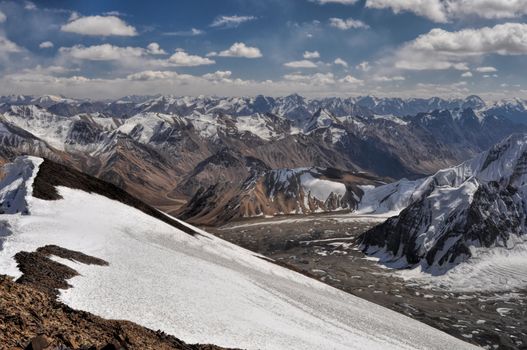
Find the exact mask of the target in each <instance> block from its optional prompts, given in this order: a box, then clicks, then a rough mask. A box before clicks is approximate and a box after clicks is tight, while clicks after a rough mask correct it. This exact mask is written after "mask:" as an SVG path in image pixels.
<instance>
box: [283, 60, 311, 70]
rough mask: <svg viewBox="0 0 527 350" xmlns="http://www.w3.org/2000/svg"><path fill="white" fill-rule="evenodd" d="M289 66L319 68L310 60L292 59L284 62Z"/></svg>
mask: <svg viewBox="0 0 527 350" xmlns="http://www.w3.org/2000/svg"><path fill="white" fill-rule="evenodd" d="M284 66H285V67H288V68H317V65H316V64H315V63H313V62H311V61H309V60H300V61H291V62H287V63H284Z"/></svg>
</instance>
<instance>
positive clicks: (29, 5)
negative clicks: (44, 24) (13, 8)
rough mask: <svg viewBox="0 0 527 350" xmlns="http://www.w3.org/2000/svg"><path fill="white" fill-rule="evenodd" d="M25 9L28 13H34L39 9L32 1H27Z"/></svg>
mask: <svg viewBox="0 0 527 350" xmlns="http://www.w3.org/2000/svg"><path fill="white" fill-rule="evenodd" d="M24 9H26V10H28V11H33V10H36V9H37V5H35V4H34V3H32V2H31V1H26V4H25V5H24Z"/></svg>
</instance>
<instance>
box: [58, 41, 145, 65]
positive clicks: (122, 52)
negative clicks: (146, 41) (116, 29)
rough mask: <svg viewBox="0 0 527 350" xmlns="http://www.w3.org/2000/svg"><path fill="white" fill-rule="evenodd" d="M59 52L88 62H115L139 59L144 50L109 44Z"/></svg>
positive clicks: (62, 48) (66, 48)
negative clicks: (131, 58) (132, 58)
mask: <svg viewBox="0 0 527 350" xmlns="http://www.w3.org/2000/svg"><path fill="white" fill-rule="evenodd" d="M59 52H61V53H62V54H65V55H68V56H70V57H72V58H75V59H79V60H88V61H116V60H122V59H126V58H130V57H140V56H142V55H143V54H144V49H143V48H140V47H130V46H128V47H120V46H114V45H110V44H102V45H93V46H84V45H75V46H72V47H61V48H60V49H59Z"/></svg>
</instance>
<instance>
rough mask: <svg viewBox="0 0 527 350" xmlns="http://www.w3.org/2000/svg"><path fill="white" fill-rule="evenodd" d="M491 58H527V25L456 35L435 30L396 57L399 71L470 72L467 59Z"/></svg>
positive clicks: (465, 31)
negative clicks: (442, 70)
mask: <svg viewBox="0 0 527 350" xmlns="http://www.w3.org/2000/svg"><path fill="white" fill-rule="evenodd" d="M488 54H498V55H525V54H527V24H521V23H504V24H498V25H496V26H494V27H483V28H478V29H462V30H459V31H454V32H449V31H446V30H444V29H439V28H436V29H432V30H431V31H430V32H428V33H426V34H422V35H420V36H419V37H417V38H416V39H415V40H413V41H411V42H409V43H407V44H406V45H404V46H403V47H402V48H401V49H400V50H399V51H398V52H397V53H396V56H397V62H396V67H397V68H401V69H411V70H425V69H432V70H440V69H458V70H468V65H467V63H466V61H467V60H468V59H470V58H481V57H482V56H485V55H488Z"/></svg>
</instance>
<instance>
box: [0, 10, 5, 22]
mask: <svg viewBox="0 0 527 350" xmlns="http://www.w3.org/2000/svg"><path fill="white" fill-rule="evenodd" d="M6 20H7V16H6V15H5V13H3V12H2V11H0V23H4V22H5V21H6Z"/></svg>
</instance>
